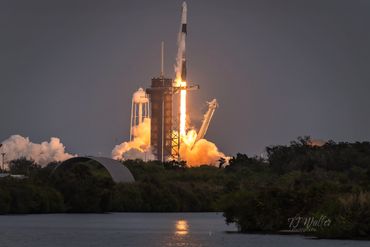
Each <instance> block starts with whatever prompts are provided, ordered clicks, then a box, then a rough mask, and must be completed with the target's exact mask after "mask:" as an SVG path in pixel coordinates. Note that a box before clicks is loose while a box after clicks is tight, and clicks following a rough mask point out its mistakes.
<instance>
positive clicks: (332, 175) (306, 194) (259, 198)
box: [220, 137, 370, 238]
mask: <svg viewBox="0 0 370 247" xmlns="http://www.w3.org/2000/svg"><path fill="white" fill-rule="evenodd" d="M266 151H267V160H266V161H261V162H258V161H257V160H256V159H254V158H249V157H247V156H246V155H242V154H238V155H237V156H236V157H234V158H232V159H231V160H230V165H229V166H228V167H227V168H226V169H225V172H227V171H233V172H236V173H237V174H239V175H240V177H239V179H237V182H236V183H235V185H234V186H233V189H232V191H231V192H230V193H229V194H227V195H226V196H225V197H224V198H223V199H222V202H221V203H220V205H221V207H222V210H223V211H224V216H225V217H226V221H227V222H229V223H231V222H234V223H236V224H237V225H238V227H239V229H240V231H242V232H255V231H257V232H259V231H263V232H279V231H281V232H282V231H284V232H293V233H296V232H299V233H303V234H310V235H314V236H318V237H325V238H369V237H370V143H368V142H362V143H334V142H328V143H325V144H324V145H321V146H315V145H313V144H312V141H311V140H310V139H309V138H308V137H305V138H299V139H298V141H294V142H292V143H291V144H290V145H288V146H273V147H268V148H267V149H266Z"/></svg>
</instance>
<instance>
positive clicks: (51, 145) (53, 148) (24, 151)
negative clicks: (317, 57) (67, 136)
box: [1, 135, 73, 166]
mask: <svg viewBox="0 0 370 247" xmlns="http://www.w3.org/2000/svg"><path fill="white" fill-rule="evenodd" d="M2 144H3V146H2V147H1V152H3V153H5V154H6V156H5V160H6V161H11V160H15V159H20V158H26V159H31V160H33V161H35V162H36V163H37V164H39V165H41V166H46V165H47V164H49V163H51V162H55V161H64V160H66V159H69V158H72V157H73V155H71V154H69V153H66V152H65V147H64V145H63V143H61V142H60V139H59V138H56V137H52V138H50V142H47V141H44V142H41V143H40V144H38V143H33V142H31V141H30V140H29V138H28V137H23V136H20V135H12V136H10V137H9V138H8V139H6V140H5V141H3V142H2Z"/></svg>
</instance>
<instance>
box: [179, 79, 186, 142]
mask: <svg viewBox="0 0 370 247" xmlns="http://www.w3.org/2000/svg"><path fill="white" fill-rule="evenodd" d="M180 85H181V87H186V82H181V84H180ZM180 135H181V137H184V136H186V90H185V89H181V92H180Z"/></svg>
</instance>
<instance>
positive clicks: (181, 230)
mask: <svg viewBox="0 0 370 247" xmlns="http://www.w3.org/2000/svg"><path fill="white" fill-rule="evenodd" d="M188 229H189V225H188V222H187V221H186V220H178V221H176V234H177V235H186V234H188Z"/></svg>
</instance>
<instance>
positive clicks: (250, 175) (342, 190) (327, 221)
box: [0, 137, 370, 238]
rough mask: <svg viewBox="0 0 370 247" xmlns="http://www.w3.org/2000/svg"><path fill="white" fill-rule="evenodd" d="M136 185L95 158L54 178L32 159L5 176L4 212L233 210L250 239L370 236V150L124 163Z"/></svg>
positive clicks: (278, 149)
mask: <svg viewBox="0 0 370 247" xmlns="http://www.w3.org/2000/svg"><path fill="white" fill-rule="evenodd" d="M123 164H124V165H125V166H127V167H128V168H129V170H130V171H131V172H132V173H133V175H134V177H135V179H136V182H135V183H131V184H115V183H113V182H112V180H111V178H110V176H109V174H108V172H107V171H106V170H105V169H104V168H103V167H101V166H100V165H98V164H97V163H94V161H90V163H80V164H79V165H75V166H71V167H68V169H61V170H59V169H58V170H56V171H54V168H55V166H56V165H57V164H55V163H53V164H49V165H48V166H47V167H44V168H42V167H40V166H38V165H37V164H35V163H34V162H32V161H28V160H25V159H20V160H15V161H12V162H11V164H10V169H11V172H12V173H14V174H25V175H26V176H27V177H28V178H27V179H23V180H20V179H15V178H10V177H9V178H1V179H0V213H2V214H9V213H51V212H82V213H89V212H111V211H114V212H210V211H223V212H224V216H225V219H226V221H227V222H228V223H236V224H237V226H238V227H239V230H240V231H241V232H293V233H297V232H299V233H303V234H311V235H314V236H318V237H332V238H369V236H370V143H368V142H362V143H334V142H327V143H325V144H323V145H320V146H318V145H314V143H313V142H312V141H311V140H310V139H309V138H308V137H305V138H299V139H298V140H297V141H293V142H291V144H290V145H287V146H271V147H268V148H266V157H265V158H259V157H248V156H247V155H245V154H237V155H236V156H235V157H233V158H232V159H231V160H230V161H229V165H228V166H225V167H221V168H219V167H212V166H200V167H195V168H187V167H186V166H185V164H184V163H182V162H180V163H177V162H165V163H162V162H156V161H150V162H143V161H141V160H128V161H123Z"/></svg>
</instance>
